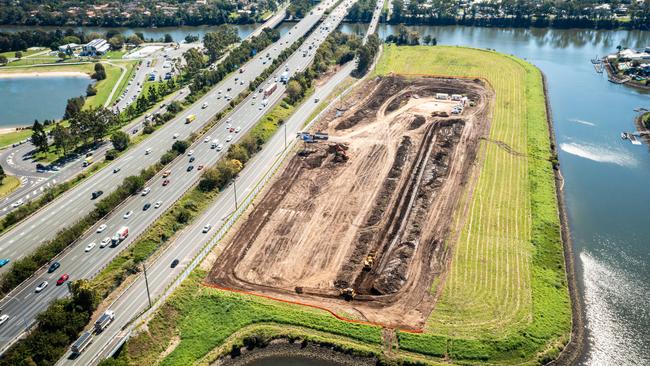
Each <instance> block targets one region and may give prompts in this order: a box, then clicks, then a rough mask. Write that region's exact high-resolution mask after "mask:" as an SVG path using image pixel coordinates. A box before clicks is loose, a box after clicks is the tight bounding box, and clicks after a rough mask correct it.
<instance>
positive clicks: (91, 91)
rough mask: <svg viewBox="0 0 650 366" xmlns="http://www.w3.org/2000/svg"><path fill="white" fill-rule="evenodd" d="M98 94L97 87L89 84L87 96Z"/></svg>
mask: <svg viewBox="0 0 650 366" xmlns="http://www.w3.org/2000/svg"><path fill="white" fill-rule="evenodd" d="M96 94H97V88H95V85H94V84H88V87H87V88H86V96H87V97H92V96H93V95H96Z"/></svg>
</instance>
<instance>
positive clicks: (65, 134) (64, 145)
mask: <svg viewBox="0 0 650 366" xmlns="http://www.w3.org/2000/svg"><path fill="white" fill-rule="evenodd" d="M52 140H53V144H54V147H56V148H57V149H59V150H63V155H66V154H67V153H68V151H69V150H70V148H71V147H72V136H71V135H70V130H69V129H68V128H66V127H63V126H62V125H61V124H60V123H57V124H56V126H54V129H52Z"/></svg>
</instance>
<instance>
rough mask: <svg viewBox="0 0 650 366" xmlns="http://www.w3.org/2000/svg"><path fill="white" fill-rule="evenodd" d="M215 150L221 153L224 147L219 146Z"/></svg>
mask: <svg viewBox="0 0 650 366" xmlns="http://www.w3.org/2000/svg"><path fill="white" fill-rule="evenodd" d="M215 150H217V151H221V150H223V145H222V144H219V145H217V147H216V148H215Z"/></svg>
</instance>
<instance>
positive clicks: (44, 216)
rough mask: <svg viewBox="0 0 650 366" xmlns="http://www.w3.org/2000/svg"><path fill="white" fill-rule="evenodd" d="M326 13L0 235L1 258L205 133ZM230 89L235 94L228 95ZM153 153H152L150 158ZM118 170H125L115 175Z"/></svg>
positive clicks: (38, 240) (21, 251) (13, 256)
mask: <svg viewBox="0 0 650 366" xmlns="http://www.w3.org/2000/svg"><path fill="white" fill-rule="evenodd" d="M325 8H326V7H321V9H322V10H320V11H318V10H315V11H314V12H313V14H310V15H307V16H306V17H305V18H304V19H303V20H302V21H301V22H300V23H298V24H297V28H295V29H293V30H292V31H290V32H288V33H287V34H285V35H284V37H282V38H281V39H280V42H279V43H280V44H273V45H270V46H269V47H267V48H266V49H265V50H263V51H261V52H259V53H258V54H257V55H256V56H255V57H254V58H253V59H251V60H250V61H249V62H247V63H246V64H245V65H243V68H244V72H243V73H241V74H240V73H237V72H235V73H233V74H231V75H229V76H228V77H227V78H226V79H225V80H223V81H222V82H221V83H219V84H218V85H217V86H215V87H214V88H213V89H212V90H211V91H210V92H209V93H208V94H206V95H205V96H204V97H202V98H200V100H198V101H197V102H196V103H194V104H193V105H192V106H191V107H189V108H187V109H186V110H184V111H183V112H181V113H180V114H179V115H178V116H177V117H176V118H174V119H173V120H171V121H169V122H167V123H166V124H165V125H164V126H162V127H161V128H160V129H158V130H157V131H156V132H154V133H153V135H152V136H150V137H149V138H147V139H146V140H145V141H143V142H141V143H140V144H138V145H136V146H133V147H131V148H130V149H129V150H128V151H127V152H126V153H125V154H124V155H122V156H120V157H119V158H118V159H116V160H115V161H113V162H111V163H110V164H108V166H107V167H105V168H104V169H102V170H101V171H99V172H97V173H95V174H94V175H93V176H91V177H89V178H87V179H86V180H84V181H83V182H82V183H80V184H79V185H78V186H76V187H74V188H73V189H71V190H69V191H68V192H66V193H64V194H62V195H61V196H59V197H58V198H57V199H55V200H54V201H53V202H50V203H49V204H48V205H46V206H45V207H43V208H42V209H41V210H39V211H38V212H37V213H35V214H33V215H32V216H30V217H29V218H27V219H25V220H23V221H22V222H20V223H19V224H17V225H16V226H15V227H14V228H13V229H11V230H10V231H8V232H6V233H4V234H3V235H2V236H0V258H9V259H10V260H11V261H15V260H17V259H20V258H22V257H23V256H25V255H28V254H30V253H31V252H32V251H33V250H34V249H35V248H37V247H38V246H40V245H41V244H42V243H43V241H45V240H49V239H52V238H53V237H54V235H55V234H56V233H57V232H58V231H59V230H61V229H63V228H65V227H68V226H70V225H72V224H73V223H75V222H77V221H78V220H79V219H80V218H82V217H83V216H84V215H86V214H87V213H88V212H90V211H91V210H92V209H93V208H94V205H93V201H92V200H91V193H92V192H93V191H97V190H101V191H103V192H104V194H108V193H110V192H112V191H113V190H114V189H115V187H117V186H119V184H120V183H121V182H122V181H123V179H124V178H125V177H127V176H130V175H135V174H138V173H139V171H140V170H141V169H142V168H144V167H148V166H151V165H152V164H154V163H155V162H157V161H158V160H159V159H160V157H161V156H162V155H163V154H164V153H165V152H166V151H167V150H168V149H169V148H170V147H171V145H172V143H173V142H174V135H176V134H177V135H178V137H177V138H178V139H185V138H187V137H188V136H189V135H190V133H192V132H194V131H198V130H200V129H201V127H202V126H203V125H204V124H205V123H207V122H208V121H209V120H210V119H212V118H213V117H214V116H215V115H216V114H217V113H218V112H220V111H222V110H224V109H225V108H226V107H227V105H228V101H226V99H225V98H220V99H217V96H218V95H219V94H218V92H219V91H222V94H226V93H227V94H229V95H230V96H231V97H235V96H237V95H238V94H239V93H240V92H241V91H243V90H244V89H247V88H248V82H249V81H252V80H254V79H255V78H256V77H257V76H258V75H259V74H261V73H262V71H263V70H264V69H266V68H267V67H268V66H270V63H269V62H266V63H263V62H262V60H263V58H265V56H266V55H267V54H269V56H270V57H271V59H273V58H275V57H277V56H278V55H279V54H280V53H281V52H282V51H283V50H284V49H285V48H288V47H290V46H291V44H293V42H295V41H296V40H298V39H299V38H300V37H301V36H302V35H304V34H305V33H306V32H307V31H308V30H309V29H310V28H311V27H312V26H313V25H314V24H316V22H317V21H318V20H319V18H320V17H321V15H322V14H323V12H324V10H325ZM235 78H238V79H239V80H240V81H244V82H243V85H242V83H240V82H235ZM229 88H230V89H231V90H230V91H227V90H228V89H229ZM204 102H207V103H208V106H207V108H202V104H203V103H204ZM190 114H194V115H196V120H195V121H194V122H192V123H190V124H185V123H184V121H185V118H186V117H187V116H188V115H190ZM149 149H150V153H149V154H146V151H147V150H149ZM115 168H120V169H121V170H120V171H119V172H117V173H113V171H114V169H115ZM195 173H196V172H195ZM7 267H8V266H5V267H3V268H0V273H2V272H4V271H6V269H7ZM0 335H1V332H0Z"/></svg>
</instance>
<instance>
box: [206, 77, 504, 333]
mask: <svg viewBox="0 0 650 366" xmlns="http://www.w3.org/2000/svg"><path fill="white" fill-rule="evenodd" d="M436 93H448V94H462V95H464V96H466V97H468V98H469V100H470V101H472V102H473V104H474V105H473V106H469V104H468V105H467V107H466V108H465V109H464V110H463V112H462V114H460V115H454V114H451V111H452V109H453V108H454V107H455V106H456V105H458V103H459V102H458V101H452V100H440V99H436V98H435V96H436ZM493 99H494V94H493V92H492V90H491V89H490V88H489V87H488V86H486V85H484V84H483V82H481V81H479V80H461V79H442V78H416V79H406V78H402V77H395V76H393V77H386V78H377V79H375V80H370V81H368V82H366V83H364V84H363V85H362V86H361V87H360V88H358V89H357V90H356V91H355V92H354V93H352V95H351V96H350V97H349V98H347V99H346V100H345V101H343V102H342V104H341V105H340V106H338V109H337V111H332V112H330V113H329V115H328V116H325V118H323V119H322V120H321V121H320V122H319V124H318V125H317V126H316V127H315V130H316V131H321V132H327V133H329V137H330V138H329V140H328V141H321V142H318V143H313V144H304V146H302V147H301V148H300V149H299V151H298V153H297V154H296V155H295V156H293V157H292V158H291V160H290V161H289V162H288V163H287V164H286V166H285V167H284V169H283V171H281V172H279V173H277V175H276V177H277V178H276V179H275V181H274V182H273V184H272V185H270V187H269V188H268V189H267V191H266V192H265V194H264V196H263V198H262V199H261V200H259V201H258V202H257V203H256V204H255V208H254V209H253V210H252V212H251V213H250V216H249V217H248V220H247V221H246V222H245V223H243V225H242V226H241V227H240V229H239V231H238V232H237V233H236V234H235V235H234V237H233V239H232V240H231V241H229V242H228V243H227V244H226V245H225V247H223V251H222V253H221V255H220V258H219V259H218V260H217V262H216V263H215V266H214V267H213V268H212V271H211V273H210V275H209V276H208V279H207V282H208V283H211V284H214V285H217V286H220V287H225V288H232V289H238V290H244V291H250V292H253V293H259V294H264V295H269V296H273V297H277V298H281V299H286V300H292V301H297V302H302V303H307V304H312V305H317V306H321V307H325V308H328V309H330V310H332V311H334V312H337V313H343V314H345V315H346V316H349V317H354V318H356V319H359V320H366V321H371V322H376V323H381V324H384V325H386V326H388V327H400V328H407V329H421V328H422V327H423V326H424V322H425V320H426V318H427V316H428V315H429V313H430V312H431V310H432V308H433V305H434V301H433V297H432V295H431V293H432V291H431V290H432V289H431V286H432V283H433V281H434V279H435V278H436V277H437V276H440V274H442V273H443V271H445V270H446V268H445V263H446V262H447V257H448V256H449V255H450V253H449V250H448V246H446V245H444V242H445V239H446V238H447V237H448V235H449V231H450V226H451V225H450V224H451V222H452V218H453V213H454V209H455V208H456V207H457V206H458V200H459V198H460V196H461V194H462V192H464V191H465V190H466V186H467V185H468V184H471V183H472V182H471V180H470V179H469V176H470V170H471V169H476V168H477V167H476V166H475V162H476V155H477V151H478V147H479V139H480V138H484V137H487V134H488V131H489V121H490V117H491V104H492V102H493ZM434 290H435V289H434ZM352 291H353V292H354V295H355V296H354V297H353V298H352V299H351V296H348V295H350V294H351V293H352Z"/></svg>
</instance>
